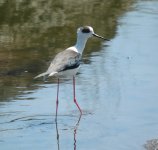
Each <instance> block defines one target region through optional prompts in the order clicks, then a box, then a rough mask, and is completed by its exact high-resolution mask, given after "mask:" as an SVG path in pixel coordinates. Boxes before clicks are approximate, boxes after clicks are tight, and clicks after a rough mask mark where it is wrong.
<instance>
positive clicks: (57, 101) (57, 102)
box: [56, 78, 59, 119]
mask: <svg viewBox="0 0 158 150" xmlns="http://www.w3.org/2000/svg"><path fill="white" fill-rule="evenodd" d="M58 96H59V78H58V85H57V99H56V119H57V114H58V104H59V100H58Z"/></svg>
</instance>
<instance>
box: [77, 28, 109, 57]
mask: <svg viewBox="0 0 158 150" xmlns="http://www.w3.org/2000/svg"><path fill="white" fill-rule="evenodd" d="M93 36H94V37H97V38H101V39H103V40H107V39H105V38H104V37H102V36H100V35H97V34H96V33H94V30H93V28H92V27H90V26H84V27H80V28H78V29H77V42H76V45H75V48H76V49H77V51H78V52H79V53H81V54H82V52H83V50H84V47H85V44H86V42H87V40H88V38H90V37H93Z"/></svg>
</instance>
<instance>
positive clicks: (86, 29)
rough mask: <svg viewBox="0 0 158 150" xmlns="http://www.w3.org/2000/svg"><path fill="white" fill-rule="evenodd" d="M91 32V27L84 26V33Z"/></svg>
mask: <svg viewBox="0 0 158 150" xmlns="http://www.w3.org/2000/svg"><path fill="white" fill-rule="evenodd" d="M89 32H90V29H89V28H83V29H82V33H89Z"/></svg>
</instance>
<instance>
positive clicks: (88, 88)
mask: <svg viewBox="0 0 158 150" xmlns="http://www.w3.org/2000/svg"><path fill="white" fill-rule="evenodd" d="M85 3H86V5H83V4H82V3H80V2H75V4H74V3H71V1H69V2H68V1H63V2H62V1H61V2H60V1H58V2H56V3H52V2H50V1H49V2H46V1H40V2H39V3H36V2H34V1H32V2H28V1H23V2H20V1H17V3H14V2H8V1H3V2H1V3H0V7H1V9H0V11H1V12H2V11H3V12H5V11H6V10H9V11H8V13H7V14H6V13H5V14H6V15H4V16H3V15H1V16H0V17H1V21H0V54H1V55H0V56H1V60H0V61H1V65H0V67H1V72H0V85H1V87H0V88H1V94H0V99H1V102H0V145H1V148H2V149H3V150H9V149H38V150H43V149H47V150H49V149H60V150H64V149H65V150H66V149H79V150H87V149H91V150H96V149H100V150H105V149H108V150H109V149H110V150H113V149H118V150H141V149H144V147H143V145H144V143H146V141H147V140H149V139H152V138H157V136H158V134H157V132H156V131H157V130H158V125H157V124H158V119H157V115H158V110H157V107H158V101H157V99H158V93H157V89H158V78H157V76H158V70H157V65H158V59H157V58H158V51H157V48H158V45H157V40H158V32H157V25H158V11H157V8H158V2H157V1H156V0H153V1H147V0H145V1H136V2H135V3H133V1H127V2H123V1H112V2H110V3H109V2H107V1H103V2H102V3H100V2H98V1H97V0H96V1H92V3H90V4H89V3H88V2H86V1H85ZM77 6H80V7H77ZM71 12H73V13H71ZM1 14H2V13H1ZM82 24H88V25H92V26H93V27H94V30H95V31H96V33H98V34H100V35H103V36H105V37H107V38H109V39H111V41H110V42H103V41H99V40H97V39H91V40H89V41H88V44H87V46H86V49H85V52H84V55H83V64H82V67H81V68H80V71H79V74H78V75H77V76H76V84H77V85H76V91H77V100H78V102H79V104H80V106H81V108H82V109H83V112H84V114H83V115H82V116H81V118H80V116H79V112H78V110H77V108H76V106H75V105H74V103H73V99H72V98H73V97H72V95H73V94H72V81H71V80H67V81H62V84H61V85H60V96H59V101H60V103H59V116H58V122H57V124H56V123H55V98H56V82H57V80H56V79H55V78H53V79H51V80H48V82H46V83H44V82H43V81H42V80H37V81H35V80H33V77H34V76H35V75H37V74H38V73H40V72H42V71H44V70H45V69H46V68H47V65H48V64H49V60H50V59H51V58H53V56H54V55H55V54H56V53H57V52H59V51H61V50H63V49H64V48H65V47H68V46H70V45H72V44H73V43H74V42H75V36H76V34H75V32H76V28H77V27H78V26H80V25H82ZM61 43H62V44H61Z"/></svg>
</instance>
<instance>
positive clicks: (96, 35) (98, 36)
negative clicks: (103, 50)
mask: <svg viewBox="0 0 158 150" xmlns="http://www.w3.org/2000/svg"><path fill="white" fill-rule="evenodd" d="M93 36H95V37H97V38H100V39H103V40H106V41H109V40H108V39H106V38H104V37H102V36H100V35H98V34H95V33H93Z"/></svg>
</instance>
